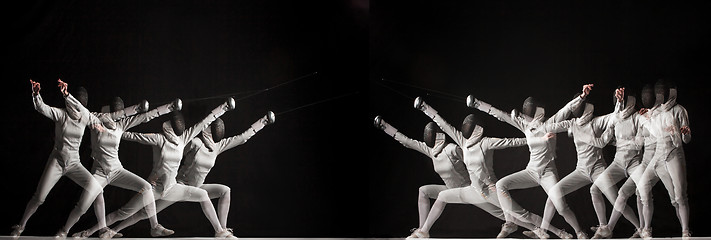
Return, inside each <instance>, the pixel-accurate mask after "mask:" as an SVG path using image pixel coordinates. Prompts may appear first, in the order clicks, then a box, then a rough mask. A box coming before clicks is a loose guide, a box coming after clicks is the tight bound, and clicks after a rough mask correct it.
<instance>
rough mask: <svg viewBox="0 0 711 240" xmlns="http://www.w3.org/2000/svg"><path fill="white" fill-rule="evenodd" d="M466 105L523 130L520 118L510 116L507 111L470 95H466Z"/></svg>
mask: <svg viewBox="0 0 711 240" xmlns="http://www.w3.org/2000/svg"><path fill="white" fill-rule="evenodd" d="M467 106H468V107H470V108H476V109H479V111H482V112H485V113H488V114H489V115H491V116H494V117H495V118H496V119H499V121H502V122H505V123H508V124H509V125H511V126H513V127H515V128H517V129H518V130H521V131H523V129H524V124H523V123H522V122H521V121H520V119H514V118H511V115H510V114H509V113H506V112H504V111H501V110H499V109H497V108H495V107H493V106H491V104H488V103H486V102H484V101H481V100H479V99H476V98H474V96H472V95H469V96H467Z"/></svg>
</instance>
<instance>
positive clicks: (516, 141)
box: [485, 137, 526, 149]
mask: <svg viewBox="0 0 711 240" xmlns="http://www.w3.org/2000/svg"><path fill="white" fill-rule="evenodd" d="M485 139H486V142H485V144H486V147H487V148H489V149H504V148H510V147H522V146H526V138H494V137H492V138H485Z"/></svg>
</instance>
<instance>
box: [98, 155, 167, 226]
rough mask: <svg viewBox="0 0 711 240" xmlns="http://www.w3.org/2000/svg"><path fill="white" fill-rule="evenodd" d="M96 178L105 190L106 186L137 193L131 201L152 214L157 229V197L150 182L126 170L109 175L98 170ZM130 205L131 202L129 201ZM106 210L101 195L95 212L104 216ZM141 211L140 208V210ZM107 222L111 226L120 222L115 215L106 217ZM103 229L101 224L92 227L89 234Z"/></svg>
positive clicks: (153, 224)
mask: <svg viewBox="0 0 711 240" xmlns="http://www.w3.org/2000/svg"><path fill="white" fill-rule="evenodd" d="M94 178H95V179H96V181H97V182H98V183H99V185H100V186H101V187H102V188H104V187H106V185H112V186H116V187H120V188H123V189H128V190H132V191H135V192H137V193H138V194H137V195H136V196H135V197H134V198H132V199H131V200H132V201H133V200H134V199H135V201H137V202H136V204H140V207H141V208H144V207H145V208H146V209H147V211H148V213H150V217H151V218H152V219H151V227H155V226H156V225H157V224H158V220H157V219H156V217H155V215H156V210H155V209H156V207H155V196H154V192H153V187H152V186H151V184H150V183H148V181H146V180H144V179H143V178H141V177H139V176H138V175H136V174H134V173H132V172H130V171H128V170H126V169H124V168H120V169H117V170H114V171H112V172H110V173H109V174H108V175H107V174H105V173H104V172H103V171H101V170H97V171H96V172H95V173H94ZM129 203H130V201H129ZM104 209H105V201H104V197H103V194H100V195H99V196H98V197H97V198H96V201H94V210H95V211H100V212H97V214H101V215H103V214H104ZM139 209H140V208H139ZM106 221H108V222H109V223H108V225H111V224H113V223H115V222H116V221H118V220H117V219H116V215H115V214H109V216H107V217H106ZM104 226H106V223H104ZM99 229H101V224H97V225H96V226H94V227H92V228H91V229H89V230H88V232H89V234H93V233H94V232H96V231H97V230H99Z"/></svg>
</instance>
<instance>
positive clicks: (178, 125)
mask: <svg viewBox="0 0 711 240" xmlns="http://www.w3.org/2000/svg"><path fill="white" fill-rule="evenodd" d="M170 126H171V127H172V128H173V133H175V135H177V136H180V135H183V132H185V118H184V117H183V114H182V113H181V112H180V111H175V112H172V113H171V115H170Z"/></svg>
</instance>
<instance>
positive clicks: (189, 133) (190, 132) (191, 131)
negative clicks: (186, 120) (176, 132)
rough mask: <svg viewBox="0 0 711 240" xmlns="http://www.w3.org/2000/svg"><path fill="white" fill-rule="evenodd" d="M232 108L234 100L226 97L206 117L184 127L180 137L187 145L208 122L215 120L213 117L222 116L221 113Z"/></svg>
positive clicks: (233, 107)
mask: <svg viewBox="0 0 711 240" xmlns="http://www.w3.org/2000/svg"><path fill="white" fill-rule="evenodd" d="M233 109H235V100H234V99H232V98H228V99H227V101H225V103H223V104H221V105H220V106H217V108H215V109H213V110H212V112H210V114H208V115H207V117H205V118H204V119H203V120H202V121H200V122H198V123H197V124H195V125H194V126H192V127H190V128H188V129H185V132H184V133H183V134H182V135H180V138H181V139H182V141H183V142H184V143H185V144H186V145H187V144H188V142H189V141H190V140H192V139H193V138H195V136H197V135H198V134H200V132H202V130H205V128H207V127H208V126H210V123H212V122H213V121H215V119H217V118H219V117H220V116H222V114H225V112H227V111H230V110H233Z"/></svg>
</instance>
